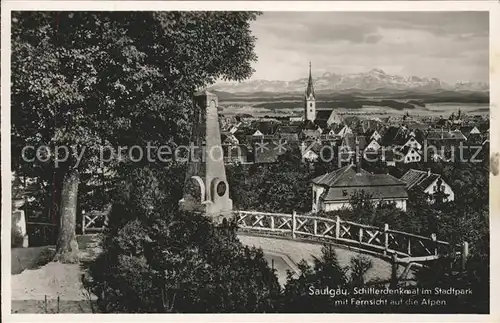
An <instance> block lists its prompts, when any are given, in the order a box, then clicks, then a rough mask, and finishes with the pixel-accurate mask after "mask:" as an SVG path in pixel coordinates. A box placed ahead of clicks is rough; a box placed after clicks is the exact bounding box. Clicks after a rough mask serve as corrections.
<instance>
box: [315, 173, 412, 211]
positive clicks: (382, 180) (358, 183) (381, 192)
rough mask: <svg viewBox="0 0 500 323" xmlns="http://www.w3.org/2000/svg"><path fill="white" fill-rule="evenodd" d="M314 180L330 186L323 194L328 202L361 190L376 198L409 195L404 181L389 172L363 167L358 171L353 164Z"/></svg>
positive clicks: (347, 198)
mask: <svg viewBox="0 0 500 323" xmlns="http://www.w3.org/2000/svg"><path fill="white" fill-rule="evenodd" d="M312 182H313V183H314V184H316V185H322V186H326V187H327V188H328V189H327V190H326V191H325V193H323V194H322V196H321V198H322V199H323V200H324V201H326V202H329V201H330V202H331V201H341V200H349V198H350V197H351V195H352V194H353V193H354V192H356V191H360V190H363V191H365V192H367V193H368V194H370V195H372V196H373V198H376V199H388V198H407V197H408V193H407V191H406V185H405V183H404V182H402V181H400V180H398V179H397V178H395V177H393V176H391V175H389V174H371V173H369V172H367V171H365V170H363V169H361V170H360V172H359V173H356V166H355V165H353V164H351V165H348V166H345V167H342V168H340V169H338V170H336V171H333V172H330V173H326V174H324V175H321V176H318V177H316V178H314V179H313V180H312Z"/></svg>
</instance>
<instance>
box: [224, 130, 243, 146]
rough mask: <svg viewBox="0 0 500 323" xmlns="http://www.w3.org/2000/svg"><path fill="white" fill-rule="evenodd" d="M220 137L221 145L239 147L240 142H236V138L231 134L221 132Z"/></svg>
mask: <svg viewBox="0 0 500 323" xmlns="http://www.w3.org/2000/svg"><path fill="white" fill-rule="evenodd" d="M220 136H221V143H222V144H223V145H239V144H240V141H239V140H238V138H236V136H235V135H234V134H233V133H231V132H229V131H228V132H222V133H221V134H220Z"/></svg>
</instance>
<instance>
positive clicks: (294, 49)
mask: <svg viewBox="0 0 500 323" xmlns="http://www.w3.org/2000/svg"><path fill="white" fill-rule="evenodd" d="M251 29H252V33H253V35H254V36H255V37H257V41H256V46H255V51H256V54H257V56H258V62H256V63H254V64H253V68H254V69H255V73H254V75H253V76H252V77H251V80H256V79H265V80H283V81H288V80H295V79H298V78H303V77H306V76H307V73H308V65H309V61H311V62H312V72H313V74H314V75H318V76H319V75H320V74H323V73H324V72H334V73H339V74H345V73H359V72H365V71H368V70H371V69H373V68H380V69H382V70H383V71H385V72H386V73H388V74H398V75H402V76H412V75H414V76H421V77H437V78H439V79H440V80H442V81H445V82H449V83H456V82H460V81H475V82H488V78H489V45H488V41H489V16H488V12H264V13H263V15H261V16H259V17H257V20H256V21H254V22H252V24H251ZM314 75H313V76H314Z"/></svg>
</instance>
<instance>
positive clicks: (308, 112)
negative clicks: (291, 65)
mask: <svg viewBox="0 0 500 323" xmlns="http://www.w3.org/2000/svg"><path fill="white" fill-rule="evenodd" d="M304 104H305V106H304V109H305V110H304V112H305V114H304V121H307V120H310V121H312V122H314V120H315V119H316V97H315V95H314V87H313V80H312V75H311V62H309V80H308V81H307V89H306V92H305V97H304Z"/></svg>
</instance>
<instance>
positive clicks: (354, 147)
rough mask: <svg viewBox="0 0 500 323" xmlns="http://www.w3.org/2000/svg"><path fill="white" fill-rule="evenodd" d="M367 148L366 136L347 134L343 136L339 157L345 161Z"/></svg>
mask: <svg viewBox="0 0 500 323" xmlns="http://www.w3.org/2000/svg"><path fill="white" fill-rule="evenodd" d="M365 148H366V137H365V136H354V135H353V134H347V135H346V136H345V137H344V138H342V141H341V143H340V146H339V150H338V152H339V159H340V160H341V161H344V162H346V161H350V160H351V159H352V157H353V156H354V155H355V154H356V153H359V152H362V151H364V149H365Z"/></svg>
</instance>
